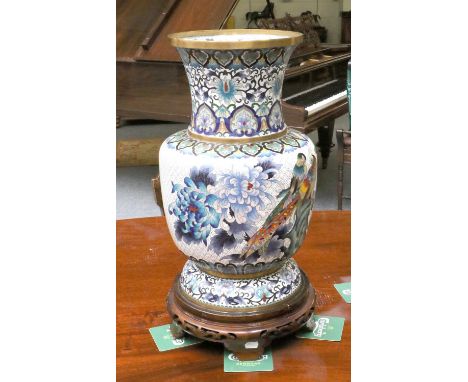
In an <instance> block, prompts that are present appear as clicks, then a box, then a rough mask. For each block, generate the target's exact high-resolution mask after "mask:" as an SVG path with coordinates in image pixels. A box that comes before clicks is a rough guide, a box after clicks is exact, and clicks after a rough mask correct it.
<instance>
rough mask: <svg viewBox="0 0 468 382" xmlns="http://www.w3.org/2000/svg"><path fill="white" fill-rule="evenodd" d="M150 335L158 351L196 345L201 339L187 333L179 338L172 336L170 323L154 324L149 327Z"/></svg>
mask: <svg viewBox="0 0 468 382" xmlns="http://www.w3.org/2000/svg"><path fill="white" fill-rule="evenodd" d="M149 331H150V333H151V336H152V337H153V340H154V343H155V344H156V346H157V347H158V349H159V351H166V350H172V349H178V348H184V347H186V346H190V345H196V344H198V343H200V342H203V340H200V339H198V338H195V337H192V336H190V335H188V334H187V333H186V334H185V336H184V337H183V338H181V339H176V338H174V337H173V336H172V333H171V329H170V325H169V324H167V325H162V326H155V327H154V328H150V330H149Z"/></svg>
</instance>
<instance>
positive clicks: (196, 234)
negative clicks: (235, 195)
mask: <svg viewBox="0 0 468 382" xmlns="http://www.w3.org/2000/svg"><path fill="white" fill-rule="evenodd" d="M184 183H185V186H183V185H180V184H174V183H172V192H173V193H174V192H175V193H177V196H176V198H177V199H176V201H175V202H173V203H171V204H170V205H169V213H170V214H171V215H172V214H174V215H175V216H176V217H177V223H176V228H177V230H176V232H177V234H179V235H181V236H182V237H183V238H185V239H186V240H187V241H188V242H189V243H190V242H194V241H195V242H197V241H203V243H205V245H207V238H208V235H209V234H210V232H211V228H216V227H218V225H219V221H220V218H221V214H220V213H218V212H216V210H215V208H214V207H213V204H214V203H215V201H216V200H217V199H218V198H217V196H215V195H213V194H209V193H208V190H207V188H206V185H205V183H203V182H202V181H198V182H197V183H196V184H195V182H194V181H193V180H192V179H191V178H189V177H186V178H185V179H184Z"/></svg>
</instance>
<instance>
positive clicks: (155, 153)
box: [116, 138, 164, 167]
mask: <svg viewBox="0 0 468 382" xmlns="http://www.w3.org/2000/svg"><path fill="white" fill-rule="evenodd" d="M163 142H164V138H152V139H121V140H118V141H117V152H116V159H117V167H126V166H155V165H157V164H159V149H160V147H161V145H162V143H163Z"/></svg>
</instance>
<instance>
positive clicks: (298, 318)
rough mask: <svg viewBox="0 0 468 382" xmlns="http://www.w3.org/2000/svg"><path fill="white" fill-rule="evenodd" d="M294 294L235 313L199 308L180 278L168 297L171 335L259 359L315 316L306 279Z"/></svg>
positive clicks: (199, 305) (244, 358)
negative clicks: (278, 339)
mask: <svg viewBox="0 0 468 382" xmlns="http://www.w3.org/2000/svg"><path fill="white" fill-rule="evenodd" d="M301 277H302V281H301V284H300V287H299V288H298V289H297V291H296V292H295V293H294V294H293V295H292V296H290V297H289V298H288V299H286V300H284V301H283V302H281V303H276V304H272V305H270V306H263V307H254V308H249V309H245V308H244V309H242V310H238V311H236V310H235V309H220V308H216V307H210V306H207V305H206V304H199V303H197V301H195V300H193V299H191V298H189V296H188V295H186V294H185V292H184V291H182V289H181V287H180V281H179V278H176V280H175V282H174V285H173V287H172V289H171V291H170V292H169V295H168V297H167V309H168V311H169V315H170V317H171V319H172V320H173V322H172V324H171V332H172V334H173V335H174V337H176V338H180V337H177V336H181V335H183V334H181V331H182V330H183V331H184V332H186V333H188V334H190V335H192V336H194V337H197V338H200V339H203V340H206V341H213V342H220V343H223V344H224V346H225V348H226V349H227V350H228V351H230V352H232V353H234V355H235V356H236V357H237V358H238V359H239V360H242V361H245V360H256V359H259V358H260V357H262V355H263V353H264V351H265V348H266V347H267V346H269V345H270V343H271V342H272V341H273V340H274V339H276V338H280V337H283V336H286V335H288V334H291V333H294V332H296V331H297V330H299V329H301V328H302V327H303V326H304V325H306V324H307V323H308V322H309V321H310V317H311V316H312V315H313V312H314V305H315V291H314V288H313V287H312V285H311V284H310V282H309V280H308V279H307V276H306V275H305V274H304V273H303V272H301Z"/></svg>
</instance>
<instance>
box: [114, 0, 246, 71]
mask: <svg viewBox="0 0 468 382" xmlns="http://www.w3.org/2000/svg"><path fill="white" fill-rule="evenodd" d="M238 1H239V0H156V1H155V0H117V59H118V60H124V61H129V60H132V61H133V60H137V61H169V62H181V59H180V56H179V54H178V53H177V51H176V49H175V48H174V47H173V46H171V44H170V42H169V39H168V38H167V35H168V34H170V33H175V32H186V31H191V30H200V29H221V28H222V27H223V26H224V24H225V23H226V20H227V19H228V17H229V16H230V15H231V13H232V11H233V9H234V7H235V6H236V4H237V2H238Z"/></svg>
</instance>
